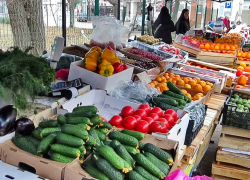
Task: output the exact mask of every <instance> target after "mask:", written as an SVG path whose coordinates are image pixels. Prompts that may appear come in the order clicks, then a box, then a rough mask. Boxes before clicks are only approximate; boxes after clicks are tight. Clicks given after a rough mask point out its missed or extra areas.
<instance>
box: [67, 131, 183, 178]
mask: <svg viewBox="0 0 250 180" xmlns="http://www.w3.org/2000/svg"><path fill="white" fill-rule="evenodd" d="M141 142H143V143H152V144H154V145H156V146H157V147H159V148H161V149H163V150H165V151H167V152H168V153H170V154H171V155H172V156H173V157H174V164H173V166H172V167H171V169H170V172H169V173H171V172H173V171H175V170H176V169H177V165H178V163H179V162H178V153H177V152H178V142H177V141H172V140H169V139H165V138H160V137H155V136H152V135H150V134H147V135H146V136H145V138H144V139H143V140H142V141H141ZM90 158H91V156H89V157H88V158H87V159H85V161H88V160H90ZM83 179H84V180H96V179H95V178H93V177H91V176H90V175H89V174H88V173H87V172H86V171H84V170H83V169H82V168H81V166H80V163H79V162H78V161H74V162H72V163H71V164H69V165H67V166H66V168H65V173H64V180H83Z"/></svg>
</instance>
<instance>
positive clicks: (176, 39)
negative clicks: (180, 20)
mask: <svg viewBox="0 0 250 180" xmlns="http://www.w3.org/2000/svg"><path fill="white" fill-rule="evenodd" d="M183 37H184V35H183V34H176V36H175V39H174V42H176V43H182V38H183Z"/></svg>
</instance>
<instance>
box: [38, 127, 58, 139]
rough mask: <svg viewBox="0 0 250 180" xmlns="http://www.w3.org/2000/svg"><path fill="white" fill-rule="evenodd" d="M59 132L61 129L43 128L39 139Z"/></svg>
mask: <svg viewBox="0 0 250 180" xmlns="http://www.w3.org/2000/svg"><path fill="white" fill-rule="evenodd" d="M60 131H61V127H54V128H44V129H43V130H42V131H41V133H40V136H41V137H46V136H48V135H50V134H52V133H57V132H60Z"/></svg>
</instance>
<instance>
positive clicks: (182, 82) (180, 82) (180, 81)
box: [176, 80, 185, 86]
mask: <svg viewBox="0 0 250 180" xmlns="http://www.w3.org/2000/svg"><path fill="white" fill-rule="evenodd" d="M176 85H178V86H184V85H185V82H184V81H183V80H178V81H177V82H176Z"/></svg>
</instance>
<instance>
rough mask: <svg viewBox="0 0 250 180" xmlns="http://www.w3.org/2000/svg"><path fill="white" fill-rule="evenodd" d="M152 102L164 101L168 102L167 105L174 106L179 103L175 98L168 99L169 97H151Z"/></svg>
mask: <svg viewBox="0 0 250 180" xmlns="http://www.w3.org/2000/svg"><path fill="white" fill-rule="evenodd" d="M152 102H153V103H154V104H157V103H164V104H168V105H171V106H175V107H176V106H178V105H179V103H178V102H177V101H176V100H174V99H169V98H160V97H154V98H152Z"/></svg>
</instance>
